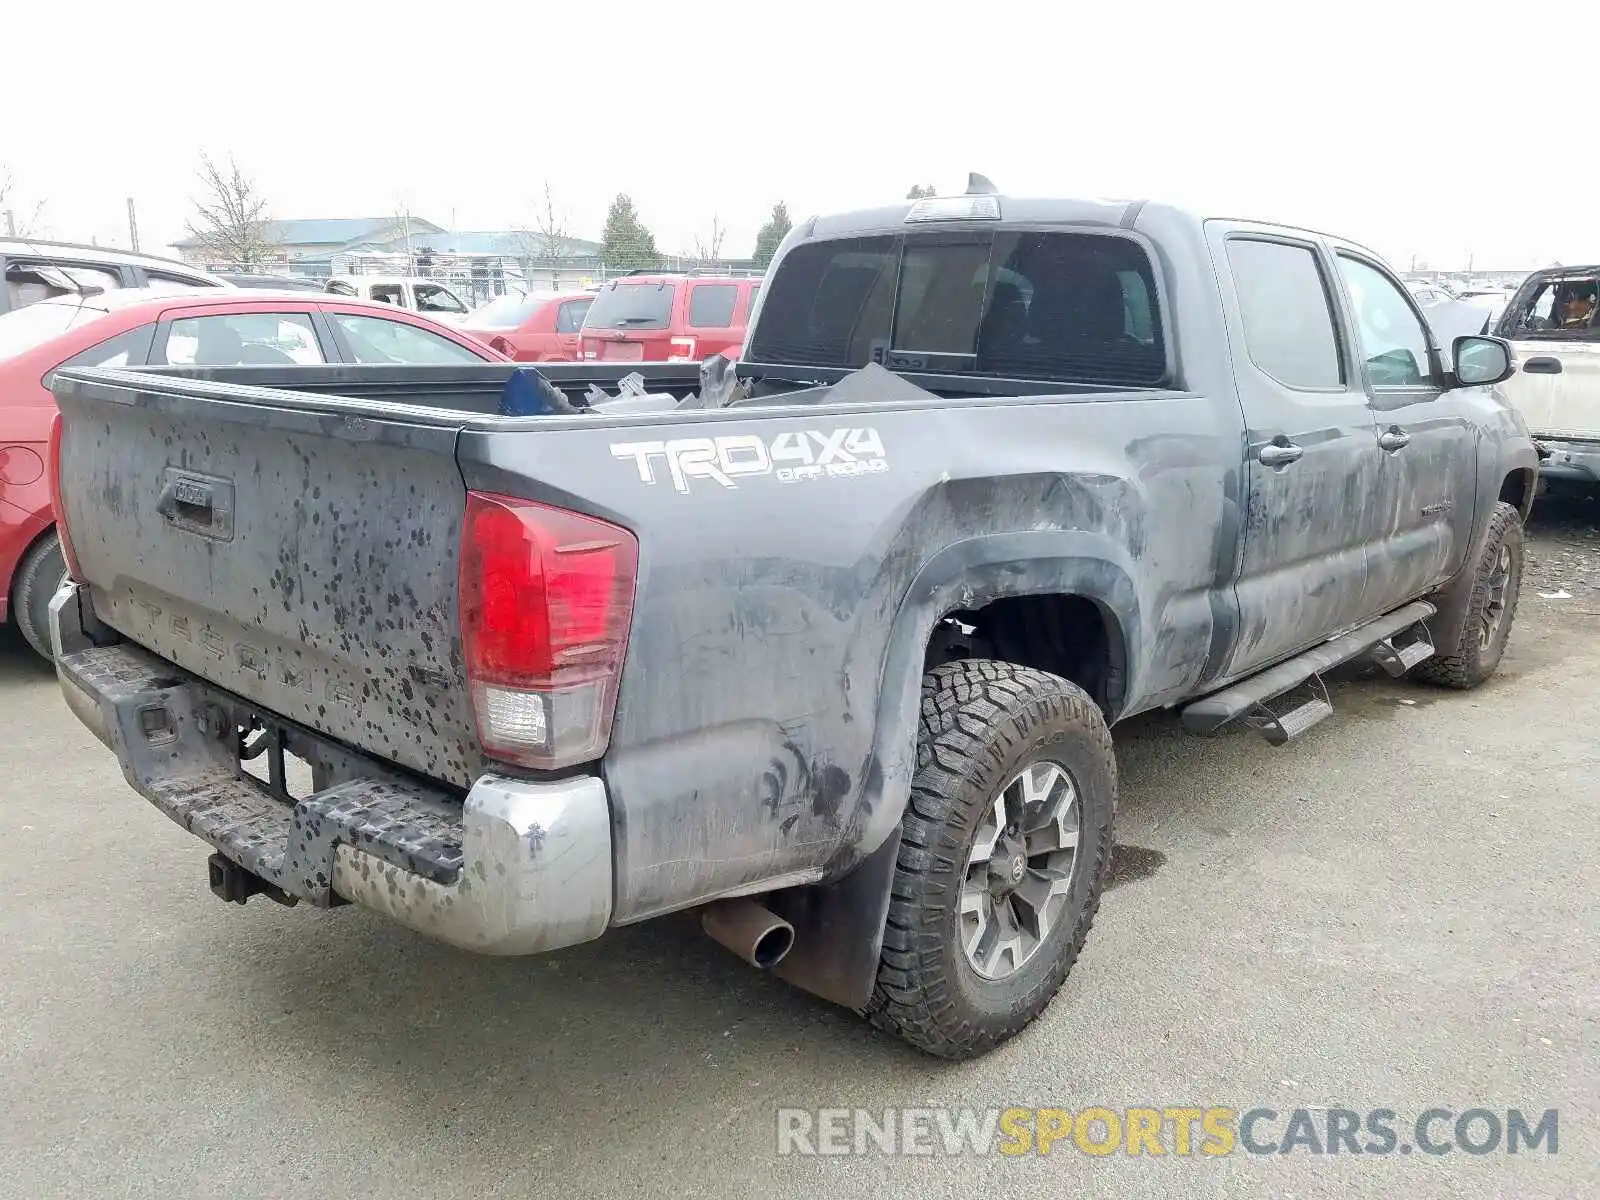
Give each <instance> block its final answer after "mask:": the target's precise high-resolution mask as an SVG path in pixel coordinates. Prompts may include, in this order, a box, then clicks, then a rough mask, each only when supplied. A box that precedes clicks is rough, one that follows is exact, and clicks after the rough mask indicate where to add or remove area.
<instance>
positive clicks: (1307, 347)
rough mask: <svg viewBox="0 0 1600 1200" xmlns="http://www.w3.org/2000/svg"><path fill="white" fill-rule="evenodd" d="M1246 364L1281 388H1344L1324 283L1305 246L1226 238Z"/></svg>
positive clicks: (1311, 252)
mask: <svg viewBox="0 0 1600 1200" xmlns="http://www.w3.org/2000/svg"><path fill="white" fill-rule="evenodd" d="M1228 268H1229V270H1230V271H1231V272H1232V274H1233V283H1234V290H1235V291H1236V292H1237V293H1238V296H1239V314H1240V316H1241V317H1242V318H1243V321H1244V341H1245V349H1246V350H1247V351H1248V352H1249V355H1250V361H1251V362H1253V363H1254V364H1255V365H1256V366H1257V367H1259V368H1260V369H1261V370H1262V371H1264V372H1265V373H1266V374H1268V375H1270V376H1271V377H1272V378H1273V379H1275V380H1276V381H1277V382H1279V383H1281V384H1283V385H1284V386H1285V387H1291V388H1298V389H1302V390H1309V391H1323V390H1328V389H1333V388H1342V387H1344V362H1343V359H1342V358H1341V356H1340V354H1339V337H1338V334H1337V333H1336V332H1335V326H1334V322H1333V304H1332V300H1331V298H1330V295H1329V292H1328V281H1327V279H1326V278H1325V277H1324V276H1323V272H1322V264H1321V263H1320V262H1319V261H1318V259H1317V252H1316V251H1315V250H1313V249H1312V248H1311V247H1310V246H1296V245H1291V244H1289V243H1287V242H1267V241H1260V240H1257V239H1254V238H1229V239H1228Z"/></svg>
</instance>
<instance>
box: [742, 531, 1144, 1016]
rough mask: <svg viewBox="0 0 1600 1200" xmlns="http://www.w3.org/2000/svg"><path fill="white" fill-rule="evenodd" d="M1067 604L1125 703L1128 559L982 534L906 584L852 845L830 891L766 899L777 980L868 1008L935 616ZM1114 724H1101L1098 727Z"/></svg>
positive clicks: (1060, 538) (1105, 550) (1130, 631)
mask: <svg viewBox="0 0 1600 1200" xmlns="http://www.w3.org/2000/svg"><path fill="white" fill-rule="evenodd" d="M1036 595H1076V596H1082V597H1084V598H1086V599H1089V600H1091V601H1093V602H1094V603H1096V604H1097V605H1098V606H1099V607H1100V608H1101V610H1102V612H1103V613H1104V614H1105V615H1106V617H1107V624H1108V626H1109V627H1110V630H1111V636H1112V637H1113V638H1116V639H1118V640H1119V641H1120V649H1121V652H1122V656H1123V659H1122V661H1123V662H1124V663H1125V664H1126V675H1127V684H1126V687H1125V689H1124V708H1125V707H1126V704H1127V701H1128V699H1130V698H1132V697H1134V696H1136V695H1137V694H1138V679H1139V676H1140V673H1141V667H1142V663H1141V662H1140V658H1139V655H1138V653H1137V649H1136V648H1137V647H1139V646H1140V645H1142V644H1143V642H1142V638H1143V629H1142V626H1141V623H1140V619H1139V612H1140V608H1139V602H1138V595H1137V592H1136V591H1135V588H1134V585H1133V573H1132V561H1131V558H1130V556H1129V555H1128V552H1127V550H1126V548H1124V547H1122V546H1119V545H1118V544H1117V543H1116V542H1114V541H1113V540H1112V539H1110V538H1109V537H1107V536H1106V535H1104V534H1099V533H1092V532H1088V531H1084V530H1029V531H1025V532H1020V533H1000V534H987V535H984V536H981V537H975V538H968V539H965V540H963V541H960V542H956V543H953V544H952V545H949V546H947V547H945V548H944V549H943V550H941V551H940V552H939V553H938V554H935V555H934V556H933V557H932V558H930V559H929V560H928V561H927V562H926V563H925V564H923V566H922V567H921V569H919V570H918V572H917V573H916V575H915V576H913V578H912V580H911V583H910V585H909V586H908V587H907V589H906V592H905V596H904V598H903V599H902V601H901V604H900V607H899V609H898V611H897V613H896V615H895V619H894V623H893V626H892V629H891V632H890V635H889V642H888V646H887V649H886V650H885V652H884V657H883V666H882V670H881V672H880V676H879V679H880V687H879V692H878V704H877V724H876V727H875V730H874V734H873V753H872V758H871V760H870V761H869V765H868V768H867V770H866V771H865V772H864V773H863V779H864V781H865V782H864V786H863V788H862V793H861V796H860V802H859V805H858V807H857V810H856V822H855V829H854V833H853V836H850V837H846V838H845V839H844V844H843V846H842V848H841V854H840V859H839V860H836V862H835V863H834V864H832V866H831V867H830V869H829V871H828V878H829V881H828V882H824V883H819V884H811V885H807V886H804V887H799V888H792V889H787V890H786V891H783V892H777V893H773V894H772V895H771V896H769V897H768V899H769V900H770V901H771V902H772V907H773V908H774V909H775V910H777V911H779V912H780V913H781V914H782V915H784V916H785V918H786V919H788V920H789V921H790V923H791V924H793V925H794V927H795V951H794V952H793V953H792V954H790V955H789V956H788V958H786V959H785V960H784V961H783V963H782V964H780V965H779V967H778V968H777V969H776V971H775V973H776V974H777V975H778V976H779V977H780V978H782V979H784V980H785V981H786V982H788V983H790V984H792V985H793V986H795V987H799V988H802V989H804V990H805V991H808V992H811V993H813V994H814V995H817V996H820V997H821V998H823V999H824V1000H828V1001H831V1002H832V1003H834V1004H839V1005H843V1006H844V1007H846V1008H853V1009H858V1010H860V1009H863V1008H865V1007H866V1006H867V1004H868V1003H869V1002H870V1000H871V997H872V989H873V985H874V983H875V982H876V979H877V969H878V957H879V955H880V954H881V953H882V950H883V926H884V920H885V918H886V915H887V911H888V905H889V894H890V887H891V886H892V884H893V881H894V872H895V866H896V860H897V857H898V851H899V845H900V819H901V817H902V816H903V815H904V813H905V808H906V805H907V804H908V803H909V802H910V798H911V777H912V774H913V773H914V771H915V769H916V761H917V752H916V751H917V723H918V720H919V718H920V712H921V697H922V675H923V671H922V666H923V661H924V656H925V652H926V649H927V645H928V639H929V638H930V636H931V635H932V633H933V628H934V626H935V625H936V624H937V623H938V622H939V621H940V620H941V619H942V618H944V617H945V616H947V615H949V614H950V613H952V612H957V611H960V610H962V609H972V608H980V607H982V606H983V605H985V604H988V603H990V602H991V601H994V600H999V599H1002V598H1005V597H1012V596H1036ZM1114 716H1115V714H1110V713H1108V714H1107V717H1108V719H1110V718H1114Z"/></svg>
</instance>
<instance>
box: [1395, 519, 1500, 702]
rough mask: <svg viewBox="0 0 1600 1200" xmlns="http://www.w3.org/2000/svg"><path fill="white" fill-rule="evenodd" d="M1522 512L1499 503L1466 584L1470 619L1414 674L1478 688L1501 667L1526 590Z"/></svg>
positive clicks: (1446, 684)
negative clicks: (1523, 568) (1451, 640)
mask: <svg viewBox="0 0 1600 1200" xmlns="http://www.w3.org/2000/svg"><path fill="white" fill-rule="evenodd" d="M1522 562H1523V538H1522V514H1520V513H1519V512H1518V511H1517V510H1516V509H1515V508H1514V507H1512V506H1511V505H1509V504H1506V503H1505V502H1503V501H1502V502H1500V503H1498V504H1496V505H1495V507H1494V512H1493V513H1491V514H1490V516H1489V528H1488V531H1487V532H1486V534H1485V536H1484V539H1483V546H1482V548H1481V550H1480V551H1479V554H1478V561H1477V563H1476V564H1475V565H1474V566H1473V569H1472V574H1471V575H1470V576H1467V577H1466V578H1464V579H1463V580H1462V582H1461V586H1463V587H1470V588H1471V589H1472V590H1471V594H1470V596H1469V597H1468V600H1467V609H1466V620H1465V621H1463V622H1462V625H1461V635H1460V637H1459V638H1458V639H1457V640H1456V644H1455V645H1453V646H1442V645H1441V646H1440V647H1438V651H1437V653H1435V654H1434V656H1433V657H1432V658H1428V659H1424V660H1423V661H1422V662H1420V663H1418V664H1417V665H1416V667H1414V668H1413V669H1412V672H1411V674H1412V676H1413V678H1416V679H1420V680H1422V681H1423V682H1425V683H1434V684H1439V685H1440V686H1442V687H1452V688H1461V689H1466V688H1475V687H1477V686H1478V685H1479V684H1480V683H1482V682H1483V681H1484V680H1485V679H1488V678H1489V676H1491V675H1493V674H1494V672H1495V668H1496V667H1498V666H1499V665H1500V659H1501V656H1502V655H1504V654H1505V651H1506V642H1507V640H1508V639H1509V638H1510V637H1511V623H1512V622H1513V621H1514V620H1515V619H1516V615H1517V598H1518V595H1519V594H1520V592H1521V590H1522Z"/></svg>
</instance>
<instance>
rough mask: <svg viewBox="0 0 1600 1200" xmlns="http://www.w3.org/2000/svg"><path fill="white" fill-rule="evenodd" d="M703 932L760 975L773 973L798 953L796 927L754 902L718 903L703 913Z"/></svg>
mask: <svg viewBox="0 0 1600 1200" xmlns="http://www.w3.org/2000/svg"><path fill="white" fill-rule="evenodd" d="M700 928H701V929H702V930H704V931H705V933H706V936H707V937H709V938H710V939H711V940H712V941H714V942H716V943H717V944H718V945H719V946H722V947H724V948H725V949H728V950H731V951H732V952H733V953H734V954H737V955H738V956H739V957H740V958H742V959H743V960H744V961H745V962H747V963H749V964H750V965H751V966H752V967H755V968H756V969H757V970H759V971H770V970H771V969H772V968H773V967H775V966H777V965H778V964H779V963H781V962H782V961H783V960H784V959H785V958H786V957H787V956H788V954H789V951H790V950H792V949H794V926H793V925H791V924H789V922H787V921H785V920H784V919H783V918H782V917H780V916H778V915H777V914H776V913H774V912H771V911H770V910H768V909H765V908H763V907H762V906H761V905H759V904H757V903H756V902H755V901H754V900H718V901H717V902H716V903H714V904H708V905H707V906H706V907H705V908H703V909H702V910H701V912H700Z"/></svg>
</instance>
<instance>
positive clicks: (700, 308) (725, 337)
mask: <svg viewBox="0 0 1600 1200" xmlns="http://www.w3.org/2000/svg"><path fill="white" fill-rule="evenodd" d="M760 289H761V280H760V279H755V278H735V277H733V276H731V275H698V274H694V273H689V274H685V275H662V274H636V275H625V276H623V277H622V278H621V279H613V280H612V281H611V282H610V283H608V284H606V285H605V286H604V287H602V288H601V289H600V293H599V295H597V296H596V297H595V300H594V304H593V305H591V306H590V308H589V315H588V316H587V317H585V318H584V321H583V339H582V357H583V358H584V359H585V360H589V359H600V360H604V361H607V362H700V361H701V360H703V359H707V358H710V357H711V356H712V355H713V354H728V355H730V357H736V356H737V355H738V352H739V350H740V348H741V347H742V346H743V345H744V331H745V328H746V326H748V325H749V323H750V311H751V310H752V309H753V308H754V307H755V303H756V293H757V292H758V291H760Z"/></svg>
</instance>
